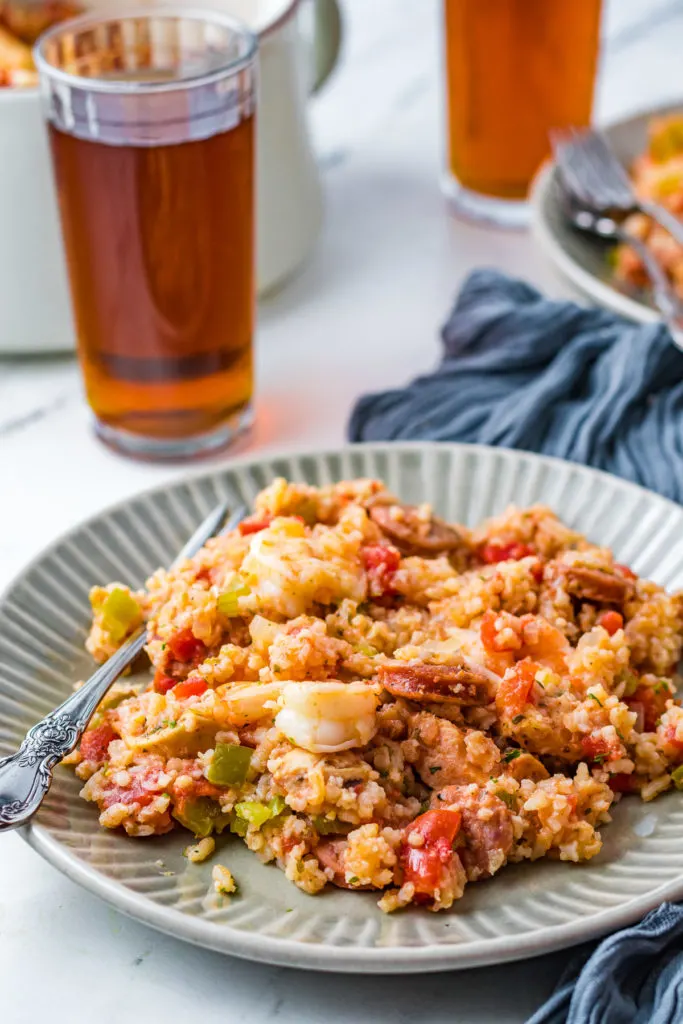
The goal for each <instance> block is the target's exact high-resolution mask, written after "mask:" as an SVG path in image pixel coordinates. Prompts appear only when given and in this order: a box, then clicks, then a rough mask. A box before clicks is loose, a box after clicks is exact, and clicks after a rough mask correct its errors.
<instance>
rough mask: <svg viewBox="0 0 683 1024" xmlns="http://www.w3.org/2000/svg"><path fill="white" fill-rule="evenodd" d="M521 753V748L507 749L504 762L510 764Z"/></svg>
mask: <svg viewBox="0 0 683 1024" xmlns="http://www.w3.org/2000/svg"><path fill="white" fill-rule="evenodd" d="M521 753H522V751H521V750H506V751H505V753H504V754H503V763H504V764H510V761H514V760H515V758H516V757H519V755H520V754H521Z"/></svg>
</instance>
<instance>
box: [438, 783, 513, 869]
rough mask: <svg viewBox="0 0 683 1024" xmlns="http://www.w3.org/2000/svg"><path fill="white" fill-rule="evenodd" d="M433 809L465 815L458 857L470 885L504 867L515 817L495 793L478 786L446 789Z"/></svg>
mask: <svg viewBox="0 0 683 1024" xmlns="http://www.w3.org/2000/svg"><path fill="white" fill-rule="evenodd" d="M432 806H434V807H451V808H454V809H456V810H459V811H460V813H461V814H462V824H461V827H460V836H461V837H462V839H463V840H464V845H463V846H462V847H458V854H459V856H460V859H461V861H462V863H463V865H464V868H465V871H466V873H467V877H468V879H469V881H471V882H474V881H476V880H477V879H478V878H490V876H491V875H493V874H495V873H496V871H497V870H498V869H499V868H501V867H502V866H503V864H504V863H505V861H506V860H507V856H508V853H509V852H510V849H511V847H512V842H513V839H514V835H513V831H512V815H511V813H510V810H509V808H508V807H507V805H506V804H505V803H504V802H503V801H502V800H501V799H500V798H499V797H497V796H495V795H494V794H493V793H489V792H488V790H486V789H480V788H479V787H476V786H446V788H445V789H442V790H441V791H440V792H439V793H437V794H436V795H435V796H434V797H433V798H432Z"/></svg>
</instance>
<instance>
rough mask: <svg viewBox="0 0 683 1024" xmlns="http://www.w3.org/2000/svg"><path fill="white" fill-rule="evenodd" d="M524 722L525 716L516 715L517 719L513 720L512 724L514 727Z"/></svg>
mask: <svg viewBox="0 0 683 1024" xmlns="http://www.w3.org/2000/svg"><path fill="white" fill-rule="evenodd" d="M523 720H524V715H515V717H514V718H513V719H512V724H513V725H519V723H520V722H521V721H523Z"/></svg>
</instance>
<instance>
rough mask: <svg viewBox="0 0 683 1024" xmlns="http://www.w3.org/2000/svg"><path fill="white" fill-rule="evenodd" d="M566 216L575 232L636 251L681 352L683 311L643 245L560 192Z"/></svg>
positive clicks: (663, 275)
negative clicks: (626, 246) (624, 245)
mask: <svg viewBox="0 0 683 1024" xmlns="http://www.w3.org/2000/svg"><path fill="white" fill-rule="evenodd" d="M563 200H564V205H565V211H566V214H567V217H568V218H569V220H570V221H571V223H572V225H573V226H574V227H575V228H576V229H577V230H578V231H583V232H587V233H588V234H591V235H594V236H596V237H597V238H600V239H601V240H602V241H603V242H611V243H614V242H624V243H625V244H626V245H630V246H631V247H632V248H633V249H635V250H636V252H637V253H638V255H639V256H640V258H641V260H642V261H643V266H644V267H645V270H646V272H647V274H648V277H649V278H650V282H651V284H652V296H653V299H654V302H655V305H656V306H657V309H658V310H659V312H660V313H661V314H662V319H663V321H664V323H665V324H666V326H667V327H668V329H669V333H670V334H671V337H672V340H673V343H674V345H676V347H677V348H680V349H683V311H682V310H681V305H680V303H679V301H678V298H677V297H676V295H675V293H674V290H673V286H672V285H671V282H670V281H669V279H668V277H667V276H666V274H665V272H664V270H663V268H662V267H661V266H660V264H659V262H658V260H657V259H656V258H655V256H653V255H652V253H651V252H650V250H649V249H648V247H647V245H646V244H645V242H643V241H641V239H640V238H636V237H635V235H631V234H630V233H629V232H628V231H625V230H624V228H622V226H621V225H620V224H619V223H617V221H615V220H614V219H613V218H612V217H610V216H609V215H608V214H606V213H597V212H596V211H595V210H588V209H586V208H585V207H584V206H583V205H582V204H580V203H579V202H578V200H577V199H576V198H575V197H574V196H572V195H571V194H570V193H568V192H565V191H563Z"/></svg>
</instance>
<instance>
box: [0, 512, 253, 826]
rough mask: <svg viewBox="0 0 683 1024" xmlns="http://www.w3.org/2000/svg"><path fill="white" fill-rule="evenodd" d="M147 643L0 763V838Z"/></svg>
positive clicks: (203, 533) (35, 800)
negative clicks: (108, 691)
mask: <svg viewBox="0 0 683 1024" xmlns="http://www.w3.org/2000/svg"><path fill="white" fill-rule="evenodd" d="M227 513H228V506H227V504H226V503H223V504H220V505H217V506H216V508H214V509H213V511H211V512H210V513H209V515H208V516H207V517H206V519H205V520H204V522H203V523H202V524H201V525H200V526H199V527H198V528H197V530H196V531H195V532H194V533H193V534H192V536H191V537H190V539H189V540H188V542H187V544H185V546H184V548H183V549H182V551H181V552H180V554H179V555H178V557H177V558H176V560H175V562H174V563H173V564H174V565H177V564H178V562H181V561H183V559H185V558H191V557H192V555H196V553H197V552H198V551H199V549H200V548H202V547H203V546H204V544H206V542H207V540H208V539H209V538H210V537H213V536H214V534H215V533H217V532H218V530H219V527H220V526H221V524H222V523H223V521H224V519H225V517H226V515H227ZM246 514H247V510H246V508H244V506H240V507H239V508H237V509H236V510H235V511H234V512H233V514H232V515H231V516H230V519H229V520H228V521H227V522H226V523H225V526H224V527H223V529H222V530H221V532H222V533H223V532H226V531H227V530H231V529H234V528H235V527H236V526H237V524H238V523H239V522H241V520H242V519H244V517H245V515H246ZM146 640H147V630H146V628H145V627H144V626H142V627H140V629H139V630H138V631H137V632H136V633H135V634H133V636H132V637H131V638H130V640H127V641H126V643H125V644H124V645H123V646H122V647H120V648H119V650H118V651H117V652H116V653H115V654H113V655H112V657H111V658H109V660H108V661H105V663H104V665H101V666H100V668H98V669H97V671H96V672H95V673H94V674H93V675H92V676H91V677H90V679H89V680H88V681H87V683H84V684H83V686H81V687H80V688H79V689H78V690H76V691H75V692H74V693H72V694H71V696H70V697H67V699H66V700H65V701H64V703H63V704H60V705H59V707H58V708H55V710H54V711H51V712H50V714H49V715H46V716H45V718H43V720H42V721H41V722H38V723H37V724H36V725H34V726H33V728H31V729H29V731H28V732H27V734H26V738H25V739H24V741H23V743H22V744H21V746H20V747H19V749H18V750H17V752H16V753H14V754H10V755H9V757H4V758H2V760H0V832H4V831H8V830H9V829H12V828H18V827H19V826H20V825H25V824H26V822H27V821H28V820H29V818H31V817H32V815H34V814H35V812H36V811H37V810H38V808H39V807H40V805H41V803H42V801H43V799H44V797H45V794H46V793H47V791H48V789H49V788H50V785H51V784H52V769H53V768H54V767H55V765H56V764H57V763H58V762H59V761H61V760H62V758H64V757H66V755H67V754H70V753H71V751H72V750H73V749H74V747H75V746H76V744H77V743H78V741H79V740H80V738H81V736H82V735H83V733H84V732H85V730H86V728H87V725H88V722H89V721H90V719H91V718H92V716H93V714H94V712H95V708H96V707H97V705H98V704H99V703H100V701H101V700H102V698H103V697H104V695H105V693H106V692H107V690H108V689H109V687H110V686H111V685H112V683H115V682H116V680H117V679H118V677H119V676H120V675H121V673H122V672H123V671H124V669H126V668H128V666H129V665H130V664H131V663H132V662H133V661H134V660H135V659H136V658H137V656H138V654H140V652H141V651H142V648H143V647H144V646H145V642H146Z"/></svg>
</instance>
